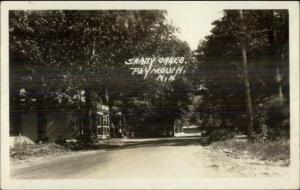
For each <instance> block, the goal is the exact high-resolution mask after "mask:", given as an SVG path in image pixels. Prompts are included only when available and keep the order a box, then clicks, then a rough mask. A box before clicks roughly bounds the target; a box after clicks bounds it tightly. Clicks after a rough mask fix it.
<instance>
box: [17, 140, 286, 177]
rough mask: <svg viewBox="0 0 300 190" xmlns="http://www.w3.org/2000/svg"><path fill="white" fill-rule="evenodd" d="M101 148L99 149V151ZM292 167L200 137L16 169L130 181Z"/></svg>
mask: <svg viewBox="0 0 300 190" xmlns="http://www.w3.org/2000/svg"><path fill="white" fill-rule="evenodd" d="M96 148H97V147H96ZM288 170H289V167H283V166H278V165H274V164H272V163H266V162H262V161H256V160H252V159H237V158H232V157H228V156H226V154H225V153H222V152H216V151H212V150H210V148H209V146H203V145H201V142H200V141H199V137H184V138H168V139H135V140H117V141H116V142H115V145H114V146H107V147H106V148H105V149H103V146H102V147H101V146H99V149H95V150H92V151H85V152H75V153H71V154H67V155H63V156H59V157H57V158H54V159H51V160H39V161H35V162H34V163H31V164H30V163H23V164H21V165H11V177H12V178H18V179H76V178H88V179H108V178H111V179H125V178H126V179H128V178H160V179H162V178H181V179H183V178H198V177H199V178H200V177H201V178H202V177H262V176H265V177H268V176H287V175H288Z"/></svg>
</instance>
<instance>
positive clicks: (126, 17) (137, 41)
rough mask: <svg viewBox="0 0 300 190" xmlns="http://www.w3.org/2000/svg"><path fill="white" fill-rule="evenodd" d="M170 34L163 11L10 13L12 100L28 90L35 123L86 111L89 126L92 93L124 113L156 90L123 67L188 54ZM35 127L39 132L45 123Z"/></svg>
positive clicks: (169, 27)
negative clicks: (46, 113)
mask: <svg viewBox="0 0 300 190" xmlns="http://www.w3.org/2000/svg"><path fill="white" fill-rule="evenodd" d="M174 31H175V28H174V27H173V26H171V25H169V24H167V23H166V20H165V12H164V11H152V10H151V11H143V10H141V11H134V10H132V11H131V10H130V11H121V10H118V11H112V10H109V11H11V12H10V64H11V68H12V69H11V71H12V73H11V74H10V76H11V77H10V79H11V80H10V83H11V93H12V97H13V96H15V95H17V92H18V91H19V89H20V88H23V87H26V90H27V91H28V92H29V94H30V95H31V97H33V98H36V99H37V101H36V102H37V103H35V106H37V107H38V108H37V109H38V110H40V111H39V113H38V114H40V115H39V116H40V117H39V118H43V110H45V109H59V108H61V109H66V108H72V109H81V110H82V109H83V108H85V110H86V115H87V119H86V121H87V123H86V125H87V126H90V123H89V119H88V118H90V110H91V107H92V106H93V105H92V96H91V95H92V94H93V92H96V93H97V94H99V96H100V97H101V98H102V100H103V102H104V103H105V104H108V105H109V106H116V104H117V102H119V101H121V102H123V103H121V104H120V103H119V105H122V106H124V107H126V99H128V100H129V99H130V98H136V97H139V96H141V95H143V94H147V93H149V92H151V91H153V90H155V89H159V88H156V87H158V86H159V85H161V84H158V83H157V82H155V81H142V82H141V80H140V79H139V78H132V77H131V76H130V75H131V73H130V70H129V69H128V68H127V67H125V65H124V62H125V60H127V59H129V58H132V57H136V56H141V55H142V56H152V55H154V56H155V55H168V56H170V54H172V55H183V54H184V53H186V52H189V48H188V47H187V45H186V44H183V43H182V42H181V41H179V40H178V39H176V38H175V37H174V34H173V33H174ZM17 72H18V73H17ZM25 78H26V80H25ZM27 79H28V80H27ZM162 86H163V87H162V89H165V88H167V86H164V85H162ZM168 88H169V89H170V87H168ZM158 91H159V90H157V91H155V92H153V93H154V94H157V93H159V92H158ZM162 94H163V93H162ZM162 96H164V95H162ZM146 101H150V102H154V97H151V96H150V97H147V98H146ZM14 104H18V103H17V102H16V103H14ZM39 123H40V124H39V126H40V127H39V128H41V129H42V128H43V126H44V123H45V121H44V119H41V121H40V122H39ZM41 131H42V130H41Z"/></svg>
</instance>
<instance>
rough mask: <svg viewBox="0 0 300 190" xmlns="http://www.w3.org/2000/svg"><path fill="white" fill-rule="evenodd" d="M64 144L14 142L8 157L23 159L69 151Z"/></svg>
mask: <svg viewBox="0 0 300 190" xmlns="http://www.w3.org/2000/svg"><path fill="white" fill-rule="evenodd" d="M69 151H70V149H69V148H68V147H66V146H63V145H59V144H57V143H54V142H48V143H43V144H16V145H15V146H14V147H11V148H10V158H12V159H13V160H25V159H29V158H32V157H41V156H54V155H58V154H62V153H65V152H69Z"/></svg>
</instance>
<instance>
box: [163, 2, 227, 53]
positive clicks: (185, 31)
mask: <svg viewBox="0 0 300 190" xmlns="http://www.w3.org/2000/svg"><path fill="white" fill-rule="evenodd" d="M216 3H218V2H216ZM167 11H168V14H167V20H168V22H169V23H171V24H172V25H174V26H176V27H178V28H179V32H177V33H176V36H177V37H178V38H179V39H181V40H183V41H186V42H187V43H188V44H189V45H190V47H191V49H192V50H195V49H196V48H197V46H198V43H199V41H200V40H202V39H204V37H205V36H207V35H209V34H210V30H211V29H212V28H213V26H212V25H211V23H212V22H213V21H215V20H217V19H220V18H221V17H222V16H223V12H222V9H216V8H208V7H189V8H186V7H185V8H183V7H182V8H178V7H177V8H176V9H172V8H169V9H167Z"/></svg>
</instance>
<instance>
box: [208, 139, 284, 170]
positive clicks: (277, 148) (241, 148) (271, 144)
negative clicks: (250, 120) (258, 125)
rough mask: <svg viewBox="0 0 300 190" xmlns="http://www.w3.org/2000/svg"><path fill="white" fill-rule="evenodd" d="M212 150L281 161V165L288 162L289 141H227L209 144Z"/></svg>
mask: <svg viewBox="0 0 300 190" xmlns="http://www.w3.org/2000/svg"><path fill="white" fill-rule="evenodd" d="M211 146H212V148H213V149H218V150H228V151H230V152H232V153H234V154H238V155H240V156H245V155H246V156H249V157H251V158H255V159H259V160H268V161H274V162H276V161H282V162H283V165H289V162H290V141H289V139H288V138H281V139H279V140H273V141H271V140H269V141H265V142H263V141H254V142H251V141H248V140H246V139H228V140H225V141H217V142H213V143H212V144H211Z"/></svg>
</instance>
